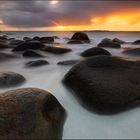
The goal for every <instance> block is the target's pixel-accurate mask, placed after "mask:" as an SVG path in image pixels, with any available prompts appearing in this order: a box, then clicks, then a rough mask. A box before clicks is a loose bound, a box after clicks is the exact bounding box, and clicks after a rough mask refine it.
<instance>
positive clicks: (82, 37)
mask: <svg viewBox="0 0 140 140" xmlns="http://www.w3.org/2000/svg"><path fill="white" fill-rule="evenodd" d="M70 41H78V42H79V41H82V42H84V43H90V39H89V37H88V35H87V34H85V33H83V32H76V33H75V34H74V35H73V36H72V38H71V40H70Z"/></svg>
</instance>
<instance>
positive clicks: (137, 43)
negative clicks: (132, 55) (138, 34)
mask: <svg viewBox="0 0 140 140" xmlns="http://www.w3.org/2000/svg"><path fill="white" fill-rule="evenodd" d="M132 44H134V45H140V40H136V41H134V42H133V43H132Z"/></svg>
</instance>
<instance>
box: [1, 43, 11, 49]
mask: <svg viewBox="0 0 140 140" xmlns="http://www.w3.org/2000/svg"><path fill="white" fill-rule="evenodd" d="M7 48H10V46H9V45H7V44H6V43H1V42H0V49H7Z"/></svg>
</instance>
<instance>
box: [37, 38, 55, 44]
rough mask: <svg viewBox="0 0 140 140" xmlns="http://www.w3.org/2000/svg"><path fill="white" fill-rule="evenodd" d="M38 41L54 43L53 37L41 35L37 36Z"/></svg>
mask: <svg viewBox="0 0 140 140" xmlns="http://www.w3.org/2000/svg"><path fill="white" fill-rule="evenodd" d="M39 41H40V42H42V43H48V44H50V43H54V37H41V38H39Z"/></svg>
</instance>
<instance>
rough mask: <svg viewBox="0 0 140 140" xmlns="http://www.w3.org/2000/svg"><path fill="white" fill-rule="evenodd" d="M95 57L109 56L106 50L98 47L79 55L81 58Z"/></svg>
mask: <svg viewBox="0 0 140 140" xmlns="http://www.w3.org/2000/svg"><path fill="white" fill-rule="evenodd" d="M96 55H111V54H110V52H108V51H107V50H105V49H103V48H100V47H94V48H90V49H87V50H85V51H84V52H82V53H81V56H83V57H89V56H96Z"/></svg>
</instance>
